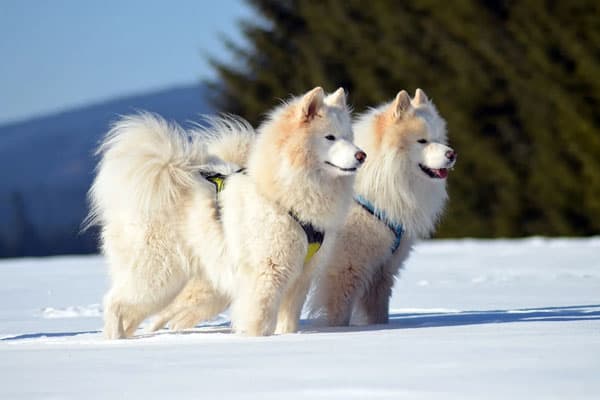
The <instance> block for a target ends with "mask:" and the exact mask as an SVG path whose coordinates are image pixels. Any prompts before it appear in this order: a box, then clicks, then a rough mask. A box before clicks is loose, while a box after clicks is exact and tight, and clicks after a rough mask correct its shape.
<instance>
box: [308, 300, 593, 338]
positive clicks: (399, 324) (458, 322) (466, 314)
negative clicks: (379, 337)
mask: <svg viewBox="0 0 600 400" xmlns="http://www.w3.org/2000/svg"><path fill="white" fill-rule="evenodd" d="M582 320H585V321H591V320H600V304H594V305H577V306H561V307H540V308H522V309H510V310H480V311H479V310H478V311H456V312H454V311H450V312H431V313H427V312H420V313H402V312H391V313H390V317H389V322H388V324H385V325H383V324H382V325H366V326H350V327H315V328H314V329H310V328H309V327H308V326H306V328H307V330H312V331H315V332H344V331H351V332H356V331H372V330H386V329H416V328H436V327H449V326H463V325H483V324H505V323H513V322H573V321H582ZM303 322H304V321H303ZM303 328H304V326H303Z"/></svg>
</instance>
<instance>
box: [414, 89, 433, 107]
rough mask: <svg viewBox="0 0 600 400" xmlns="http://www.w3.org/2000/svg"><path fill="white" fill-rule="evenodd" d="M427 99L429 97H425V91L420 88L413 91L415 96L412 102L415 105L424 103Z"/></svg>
mask: <svg viewBox="0 0 600 400" xmlns="http://www.w3.org/2000/svg"><path fill="white" fill-rule="evenodd" d="M428 101H429V99H428V98H427V95H426V94H425V92H424V91H423V90H421V89H417V90H416V91H415V98H414V99H413V102H414V103H415V104H417V105H420V104H425V103H427V102H428Z"/></svg>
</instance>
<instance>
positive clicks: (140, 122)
mask: <svg viewBox="0 0 600 400" xmlns="http://www.w3.org/2000/svg"><path fill="white" fill-rule="evenodd" d="M97 154H98V155H100V156H101V160H100V163H99V164H98V171H97V176H96V179H95V180H94V183H93V185H92V188H91V189H90V191H89V199H90V204H91V209H90V214H89V215H88V217H87V219H86V221H85V222H84V229H85V228H87V227H89V226H91V225H95V224H101V225H102V224H104V223H106V221H107V219H109V218H110V214H111V213H114V214H115V217H116V218H121V216H123V215H127V216H135V217H140V218H144V217H148V216H150V215H152V214H153V213H154V212H156V211H159V210H160V211H165V210H168V209H170V208H173V207H174V205H175V204H176V202H177V200H178V199H179V198H180V197H181V195H182V194H183V193H184V191H186V190H188V189H189V188H190V187H192V186H193V185H194V182H195V180H196V175H197V171H198V169H199V168H200V167H201V165H202V164H204V163H205V162H206V160H207V155H206V147H205V145H204V144H202V143H201V142H200V141H199V140H197V139H194V138H193V137H191V136H189V135H187V134H186V133H185V132H184V131H183V129H182V128H180V127H179V126H178V125H176V124H170V123H168V122H167V121H165V120H164V119H163V118H161V117H159V116H157V115H154V114H149V113H140V114H136V115H131V116H125V117H122V118H121V119H120V120H119V121H117V122H116V123H115V124H114V125H113V127H112V129H111V130H110V131H109V132H108V134H107V135H106V137H105V138H104V140H103V141H102V143H101V145H100V147H99V148H98V151H97Z"/></svg>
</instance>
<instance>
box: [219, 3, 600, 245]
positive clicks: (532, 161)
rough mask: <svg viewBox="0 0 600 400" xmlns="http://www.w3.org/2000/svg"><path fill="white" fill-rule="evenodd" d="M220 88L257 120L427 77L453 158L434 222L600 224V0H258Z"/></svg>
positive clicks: (542, 226)
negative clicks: (306, 99)
mask: <svg viewBox="0 0 600 400" xmlns="http://www.w3.org/2000/svg"><path fill="white" fill-rule="evenodd" d="M250 4H251V5H252V6H253V8H254V9H255V10H256V12H257V14H259V16H260V20H259V21H258V22H255V21H245V22H243V23H242V25H241V29H242V30H243V32H244V34H245V36H246V38H247V40H248V44H249V46H240V45H237V44H235V43H232V42H230V41H229V42H227V45H228V47H229V49H230V50H231V51H232V52H233V53H234V55H235V56H236V57H237V60H238V61H237V63H236V64H235V65H227V64H223V63H219V62H214V63H213V65H214V67H215V68H216V70H217V72H218V74H219V78H220V79H219V82H218V83H216V84H215V85H214V88H215V92H214V98H213V100H214V102H215V104H216V105H217V106H218V107H219V108H220V109H221V110H223V111H229V112H233V113H236V114H240V115H242V116H243V117H245V118H247V119H249V120H250V121H251V122H252V123H255V124H256V123H258V121H259V120H260V119H261V117H262V115H263V113H264V112H265V111H267V110H269V109H270V108H272V107H273V106H274V105H275V104H276V103H277V100H276V99H278V98H286V97H287V96H288V95H289V94H290V93H301V92H303V91H306V90H307V89H309V88H311V87H313V86H316V85H321V86H324V87H325V88H326V89H328V90H333V89H335V88H337V87H338V86H344V87H345V88H346V89H348V90H349V92H350V101H351V103H352V104H353V105H354V108H355V110H356V111H357V112H361V111H364V110H365V109H366V107H369V106H374V105H377V104H379V103H381V102H383V101H387V100H389V99H391V98H393V96H394V95H395V94H396V93H397V92H398V91H399V90H400V89H407V90H409V91H411V92H414V90H415V89H416V88H417V87H421V88H423V89H424V90H425V91H426V92H427V94H428V95H429V96H430V97H432V98H433V100H434V102H435V103H436V105H437V106H438V108H439V110H440V112H441V114H442V115H443V116H444V117H445V118H446V119H447V121H448V127H449V136H450V140H451V144H452V145H453V147H455V148H456V149H457V150H458V153H459V160H458V163H457V168H456V170H455V171H453V173H451V176H450V178H449V190H450V196H451V201H450V203H449V209H448V210H447V213H446V215H445V216H444V220H443V223H442V226H441V227H440V229H439V235H440V236H517V235H531V234H544V235H590V234H598V233H600V172H599V171H600V112H599V110H600V51H599V47H598V43H600V6H599V5H598V4H599V3H597V2H594V1H588V0H581V1H576V2H557V1H550V0H547V1H542V0H533V1H527V2H517V1H509V0H506V1H502V0H488V1H475V0H464V1H457V2H439V1H434V0H419V1H414V2H398V1H393V0H380V1H373V2H369V3H365V2H363V1H359V0H345V1H342V0H321V1H310V0H305V1H299V0H298V1H294V0H286V1H276V0H252V1H250Z"/></svg>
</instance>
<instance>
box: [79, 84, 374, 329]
mask: <svg viewBox="0 0 600 400" xmlns="http://www.w3.org/2000/svg"><path fill="white" fill-rule="evenodd" d="M223 127H226V128H227V129H221V128H223ZM208 130H209V132H208V133H210V135H208V136H207V135H206V133H207V132H204V133H205V134H193V133H190V132H184V131H183V130H182V129H181V128H179V127H178V126H175V125H172V124H168V123H167V122H165V121H164V120H163V119H161V118H160V117H158V116H154V115H151V114H139V115H133V116H128V117H124V118H122V119H121V120H120V121H118V122H117V123H116V124H115V125H114V127H113V128H112V130H111V131H110V132H109V133H108V134H107V136H106V138H105V139H104V141H103V143H102V144H101V146H100V148H99V150H98V152H99V154H100V155H101V160H100V163H99V165H98V172H97V176H96V178H95V180H94V183H93V185H92V188H91V189H90V194H89V197H90V202H91V210H90V215H89V218H88V225H91V224H98V225H100V226H101V242H102V250H103V253H104V254H105V256H106V258H107V260H108V264H109V275H110V278H111V286H110V289H109V291H108V293H107V294H106V295H105V298H104V332H105V336H106V337H107V338H109V339H117V338H125V337H128V336H131V335H132V334H133V333H134V332H135V330H136V329H137V327H138V326H139V324H140V323H141V322H142V321H143V320H144V319H145V318H146V317H148V316H150V315H152V314H155V313H156V312H158V311H160V310H162V309H164V308H165V307H166V306H167V305H168V304H169V303H170V302H171V301H172V300H173V299H174V298H175V296H176V295H177V294H178V293H179V292H180V291H181V289H182V288H183V287H184V285H185V284H186V283H187V282H188V281H189V280H190V279H191V278H198V279H200V280H201V281H205V282H206V283H207V284H209V286H208V287H209V288H210V290H212V291H215V292H216V293H218V296H207V301H214V302H215V305H212V306H211V305H210V304H209V305H208V306H207V307H208V308H218V307H220V306H221V304H222V302H223V301H227V302H230V303H231V319H232V328H233V330H234V331H236V332H240V333H244V334H247V335H270V334H272V333H273V332H274V331H275V328H276V326H275V325H276V321H277V320H278V315H279V319H280V320H281V321H287V325H288V327H287V330H289V329H293V328H294V327H295V324H297V318H298V315H299V311H297V308H298V305H297V304H298V303H300V306H299V307H301V306H302V303H303V302H304V293H303V292H304V291H305V290H306V289H304V288H305V287H306V286H307V284H306V283H304V282H310V273H311V272H312V270H313V269H314V268H313V267H312V265H315V264H316V263H317V262H319V263H321V262H325V261H326V258H327V255H328V254H330V249H332V248H333V247H334V243H335V240H334V239H335V235H333V234H328V233H329V232H334V231H335V230H336V229H337V228H338V227H339V226H340V225H341V224H342V223H343V221H344V218H345V215H346V213H347V210H348V207H349V206H350V204H351V199H352V187H353V184H354V175H355V173H356V171H357V169H358V168H359V167H360V166H361V164H362V163H363V162H364V161H365V159H366V154H365V153H364V152H363V151H362V150H360V149H359V148H358V147H356V146H355V145H354V144H352V126H351V118H350V112H349V110H348V107H347V105H346V97H345V93H344V90H343V89H341V88H340V89H339V90H338V91H336V92H335V93H333V94H331V95H329V96H326V95H325V93H324V91H323V90H322V89H321V88H320V87H317V88H315V89H313V90H311V91H309V92H308V93H306V94H304V95H302V96H300V97H296V98H292V99H291V100H290V101H289V102H287V103H285V104H282V105H281V106H279V107H277V108H276V109H274V111H272V112H271V113H270V114H269V117H268V118H267V120H266V122H265V123H263V124H262V125H261V127H260V128H259V129H258V135H256V137H255V138H254V131H253V130H252V129H251V128H250V126H249V125H248V124H245V123H243V122H238V123H227V122H224V123H216V124H214V127H213V128H212V130H211V128H209V129H208ZM211 136H212V137H211ZM207 137H208V139H207ZM211 141H212V142H213V146H214V143H228V146H230V148H231V150H230V151H231V152H234V153H235V152H236V151H237V150H236V143H237V145H239V146H238V147H240V148H243V147H244V145H243V143H247V142H250V141H252V142H253V145H252V146H251V147H250V151H249V154H248V159H247V168H246V169H245V170H243V171H241V170H239V169H238V168H237V166H233V165H231V164H228V163H225V162H224V161H222V160H220V159H219V158H218V157H216V156H215V155H214V154H211V151H210V148H211V147H210V145H209V143H210V142H211ZM217 147H218V146H217ZM215 177H216V179H215ZM315 232H317V233H319V234H315ZM313 237H320V238H321V241H319V243H322V245H321V249H320V250H319V251H318V252H317V253H316V256H315V257H312V259H311V260H310V261H309V262H307V263H305V259H306V258H307V254H309V255H310V252H311V248H310V246H309V244H311V243H312V242H313ZM323 237H324V240H323ZM313 251H314V249H313ZM298 299H300V300H298ZM282 330H283V331H284V330H286V329H282Z"/></svg>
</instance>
